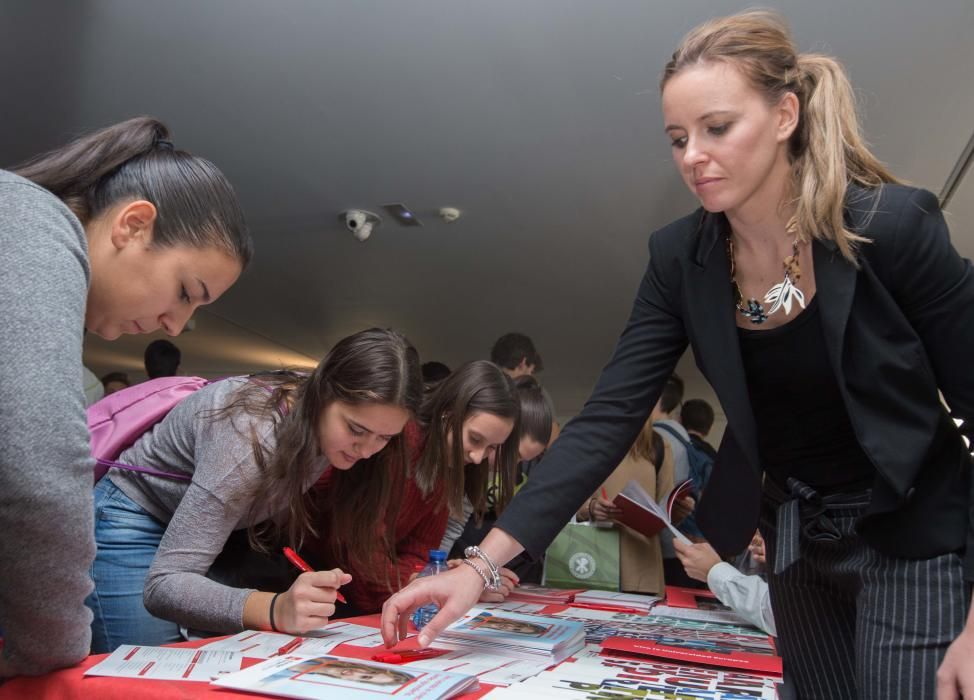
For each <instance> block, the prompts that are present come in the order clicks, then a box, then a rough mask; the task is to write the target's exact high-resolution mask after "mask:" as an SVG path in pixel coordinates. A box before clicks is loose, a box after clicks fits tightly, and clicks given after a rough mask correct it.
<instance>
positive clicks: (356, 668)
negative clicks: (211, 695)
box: [213, 656, 479, 700]
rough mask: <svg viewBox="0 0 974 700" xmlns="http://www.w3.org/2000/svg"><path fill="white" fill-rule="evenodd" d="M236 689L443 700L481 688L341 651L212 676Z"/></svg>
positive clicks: (341, 699)
mask: <svg viewBox="0 0 974 700" xmlns="http://www.w3.org/2000/svg"><path fill="white" fill-rule="evenodd" d="M213 685H218V686H221V687H224V688H233V689H234V690H243V691H249V692H251V693H263V694H265V695H277V696H280V697H284V698H299V699H301V700H366V698H371V699H372V700H375V699H376V698H377V697H379V696H382V695H388V696H396V697H400V698H402V697H405V698H416V699H422V700H440V699H441V698H451V697H453V696H454V695H458V694H460V693H465V692H469V691H472V690H477V689H478V688H479V684H478V683H477V678H476V677H474V676H467V675H462V674H459V673H447V672H444V671H430V670H426V669H422V668H413V667H411V666H397V665H391V664H382V663H378V662H376V661H363V660H362V659H349V658H344V657H341V656H317V657H310V658H309V657H300V656H282V657H275V658H273V659H268V660H267V661H264V662H262V663H259V664H257V665H256V666H251V667H250V668H247V669H245V670H243V671H239V672H237V673H230V674H228V675H225V676H222V677H220V678H218V679H217V680H215V681H213Z"/></svg>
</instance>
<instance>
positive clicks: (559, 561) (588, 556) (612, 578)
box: [544, 522, 619, 591]
mask: <svg viewBox="0 0 974 700" xmlns="http://www.w3.org/2000/svg"><path fill="white" fill-rule="evenodd" d="M544 585H545V586H551V587H553V588H594V589H598V590H602V591H618V590H619V531H618V530H617V529H616V528H615V527H599V526H594V525H589V523H575V522H572V523H569V524H568V525H566V526H565V528H564V529H563V530H562V531H561V532H559V533H558V536H557V537H556V538H555V541H554V542H552V543H551V546H550V547H548V551H547V553H546V554H545V564H544Z"/></svg>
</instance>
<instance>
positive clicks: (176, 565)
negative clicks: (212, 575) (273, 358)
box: [106, 377, 327, 633]
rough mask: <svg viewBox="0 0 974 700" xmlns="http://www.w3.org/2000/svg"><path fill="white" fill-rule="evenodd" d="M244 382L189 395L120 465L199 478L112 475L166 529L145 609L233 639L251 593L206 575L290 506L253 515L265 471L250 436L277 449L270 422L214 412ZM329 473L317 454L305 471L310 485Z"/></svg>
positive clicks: (272, 506) (264, 507) (269, 506)
mask: <svg viewBox="0 0 974 700" xmlns="http://www.w3.org/2000/svg"><path fill="white" fill-rule="evenodd" d="M245 382H246V380H245V379H244V378H241V377H234V378H231V379H226V380H223V381H219V382H215V383H213V384H210V385H208V386H205V387H203V388H202V389H200V390H199V391H197V392H196V393H194V394H191V395H190V396H188V397H187V398H185V399H183V400H182V401H181V402H180V403H179V404H178V405H177V406H176V407H175V408H174V409H173V410H172V411H170V412H169V414H168V415H167V416H166V417H165V418H164V419H163V420H162V421H161V422H160V423H159V424H158V425H156V426H155V427H154V428H153V429H152V430H151V431H149V432H148V433H146V434H145V435H143V436H142V437H141V438H140V439H139V440H138V442H136V443H135V445H133V446H132V447H131V448H129V449H128V450H126V451H125V452H123V453H122V454H121V456H120V457H119V459H118V461H119V462H122V463H124V464H134V465H138V466H143V467H151V468H153V469H157V470H160V471H166V472H174V473H179V474H186V475H190V476H192V481H190V482H186V481H176V480H173V479H166V478H162V477H155V476H150V475H146V474H142V473H139V472H131V471H124V470H120V469H111V470H109V472H108V476H107V477H106V478H109V479H111V480H112V482H113V483H114V484H115V485H117V486H118V487H119V488H120V489H121V490H122V491H124V492H125V494H126V495H127V496H128V497H129V498H131V499H132V500H133V501H135V502H136V503H138V504H139V505H140V506H142V507H143V508H145V509H146V510H147V511H148V512H149V513H150V514H152V515H153V516H154V517H156V518H157V519H159V520H161V521H162V522H163V523H167V524H168V525H167V527H166V533H165V534H164V535H163V537H162V542H161V543H160V545H159V550H158V551H157V553H156V556H155V559H154V560H153V562H152V566H151V567H150V569H149V574H148V576H147V577H146V581H145V593H144V596H145V607H146V609H147V610H148V611H149V612H151V613H152V614H153V615H155V616H157V617H161V618H163V619H166V620H172V621H173V622H177V623H179V624H181V625H185V626H187V627H191V628H194V629H201V630H208V631H211V632H220V633H229V632H239V631H240V630H242V629H243V609H244V602H245V601H246V600H247V596H249V595H250V594H251V593H252V592H253V589H249V588H246V589H245V588H231V587H229V586H225V585H223V584H220V583H217V582H216V581H212V580H210V579H208V578H207V577H206V572H207V571H208V570H209V568H210V565H211V564H212V563H213V560H214V559H216V557H217V555H218V554H219V553H220V552H221V551H222V549H223V546H224V544H226V541H227V537H229V535H230V533H231V532H232V531H233V530H236V529H240V528H244V527H247V526H248V525H250V524H252V523H257V522H262V521H264V520H267V519H269V518H271V517H275V516H277V515H279V514H280V513H281V512H282V511H285V510H286V509H287V503H286V502H271V503H262V504H261V505H260V508H259V509H258V510H257V511H256V512H255V513H253V514H252V513H251V506H252V505H253V502H254V501H253V496H254V492H255V490H256V489H257V487H258V486H259V484H260V481H261V471H260V468H259V467H258V466H257V463H256V461H255V458H254V451H253V448H252V446H251V436H252V435H254V434H256V435H257V437H258V439H259V440H260V441H261V444H262V445H263V446H264V447H265V448H266V449H267V450H272V449H273V448H274V446H275V441H274V427H275V424H276V420H275V419H273V418H271V417H256V416H252V415H249V414H247V413H244V412H242V411H234V412H233V413H231V414H230V415H227V414H226V413H222V414H219V415H215V413H214V412H215V411H218V410H219V409H222V408H223V407H225V406H227V405H229V404H231V403H232V402H233V401H234V400H235V399H236V398H237V396H236V395H235V394H236V392H237V391H238V390H239V389H240V388H241V387H242V386H243V385H244V384H245ZM326 467H327V464H326V461H325V460H324V458H323V457H319V458H318V459H317V460H316V461H315V463H314V464H312V465H310V467H309V468H308V470H307V477H306V481H305V483H306V486H307V487H308V488H310V487H311V485H312V484H314V482H315V481H317V479H318V478H319V477H320V476H321V475H322V473H324V471H325V468H326Z"/></svg>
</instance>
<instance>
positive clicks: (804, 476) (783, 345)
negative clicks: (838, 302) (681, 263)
mask: <svg viewBox="0 0 974 700" xmlns="http://www.w3.org/2000/svg"><path fill="white" fill-rule="evenodd" d="M738 336H739V337H740V340H741V359H742V360H743V361H744V373H745V375H746V379H747V390H748V395H749V396H750V399H751V407H752V408H753V409H754V419H755V421H756V422H757V435H758V454H759V455H760V457H761V463H762V466H763V467H764V471H765V474H766V475H767V476H768V478H771V479H773V480H774V481H775V482H776V483H777V484H778V485H779V486H781V487H782V488H784V485H785V482H786V481H787V479H788V477H795V478H797V479H800V480H801V481H804V482H805V483H806V484H808V485H809V486H811V487H813V488H815V489H816V490H818V491H819V492H820V493H822V494H823V495H824V494H827V493H835V492H839V491H858V490H863V489H867V488H869V486H870V485H871V484H872V481H873V478H874V477H875V474H876V472H875V469H874V468H873V466H872V464H871V463H870V461H869V458H868V457H867V456H866V453H865V452H863V450H862V447H860V446H859V441H858V440H857V439H856V434H855V431H854V430H853V428H852V423H851V422H850V421H849V414H848V412H847V411H846V407H845V403H844V402H843V400H842V393H841V392H840V391H839V385H838V382H836V380H835V372H833V371H832V366H831V365H830V364H829V358H828V354H827V350H826V347H825V337H824V336H823V334H822V325H821V322H820V314H819V309H818V296H815V297H813V298H812V300H811V301H810V302H809V303H808V308H806V309H805V310H804V311H802V312H801V313H800V314H798V316H796V317H795V318H794V319H792V320H791V321H789V322H788V323H786V324H785V325H783V326H778V327H777V328H773V329H771V330H766V331H762V330H757V329H754V330H752V329H748V328H738Z"/></svg>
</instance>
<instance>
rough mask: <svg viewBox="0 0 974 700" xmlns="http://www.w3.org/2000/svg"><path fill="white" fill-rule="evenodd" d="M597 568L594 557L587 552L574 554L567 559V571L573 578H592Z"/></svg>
mask: <svg viewBox="0 0 974 700" xmlns="http://www.w3.org/2000/svg"><path fill="white" fill-rule="evenodd" d="M597 568H598V565H597V564H596V563H595V557H593V556H592V555H591V554H589V553H588V552H576V553H575V554H573V555H572V556H571V557H570V558H569V559H568V570H569V571H571V572H572V576H574V577H575V578H580V579H586V578H592V576H594V575H595V570H596V569H597Z"/></svg>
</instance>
